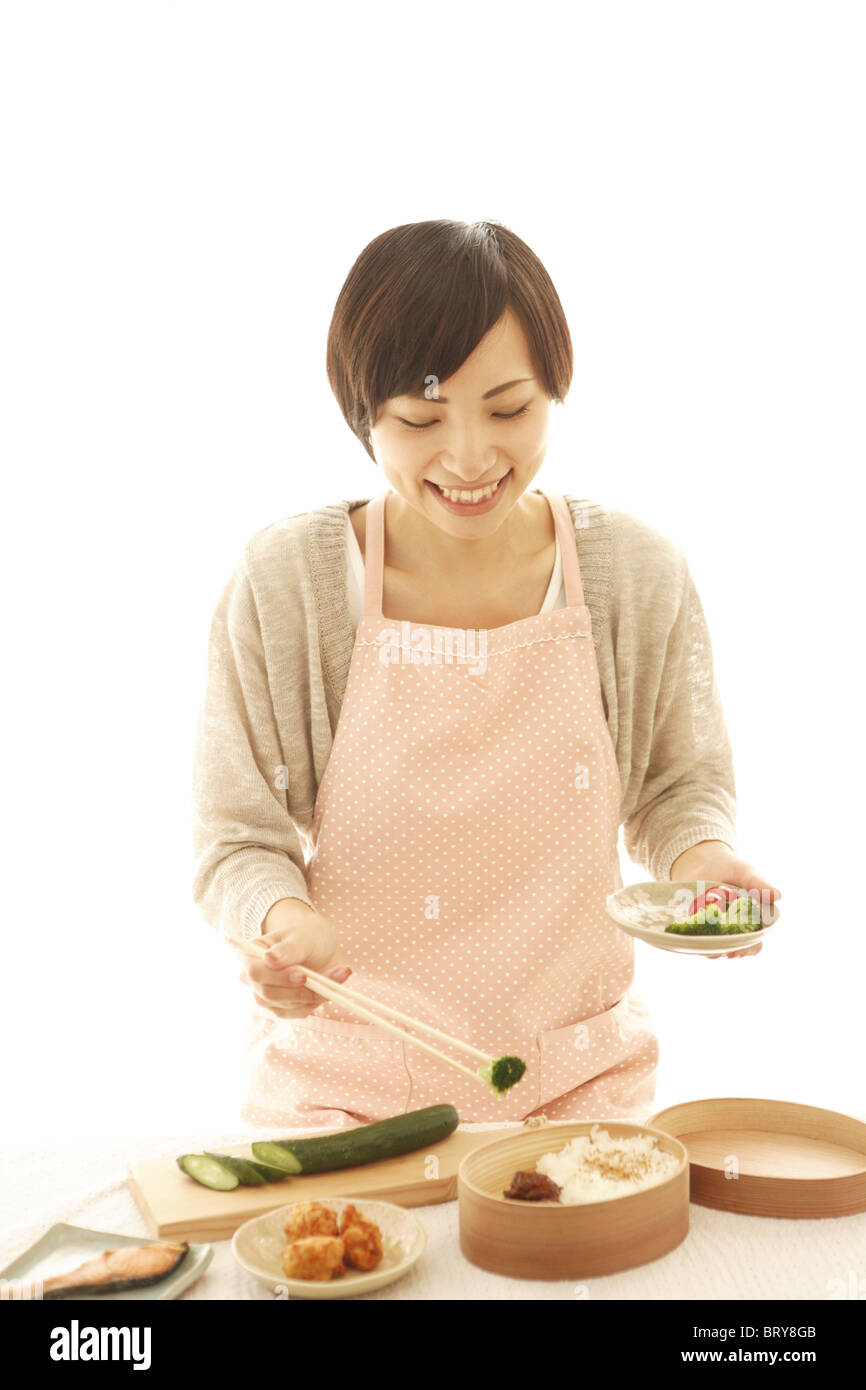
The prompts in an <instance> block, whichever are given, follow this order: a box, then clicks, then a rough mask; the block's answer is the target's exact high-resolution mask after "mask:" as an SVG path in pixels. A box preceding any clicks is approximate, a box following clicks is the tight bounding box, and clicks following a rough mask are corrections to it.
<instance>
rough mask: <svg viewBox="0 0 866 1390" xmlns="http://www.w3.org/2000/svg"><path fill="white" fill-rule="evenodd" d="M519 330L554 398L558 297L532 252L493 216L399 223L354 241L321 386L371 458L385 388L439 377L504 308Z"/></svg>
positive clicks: (562, 358) (559, 363)
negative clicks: (366, 240)
mask: <svg viewBox="0 0 866 1390" xmlns="http://www.w3.org/2000/svg"><path fill="white" fill-rule="evenodd" d="M509 308H510V309H511V310H512V311H513V312H514V314H515V316H516V317H517V318H518V319H519V321H520V324H521V327H522V328H523V331H524V332H525V334H526V337H527V340H528V343H529V350H530V354H531V358H532V362H533V367H534V370H535V374H536V376H537V377H538V379H539V381H540V383H541V384H542V386H543V387H544V390H545V391H546V393H547V395H548V396H549V397H550V398H551V399H552V400H554V401H556V402H558V403H561V402H562V401H563V399H564V398H565V396H566V394H567V392H568V389H569V386H570V385H571V377H572V373H573V371H574V356H573V352H572V345H571V335H570V334H569V331H568V324H567V323H566V320H565V314H564V312H563V308H562V304H561V303H560V300H559V296H558V294H557V293H556V290H555V289H554V286H553V281H552V280H551V278H550V276H549V275H548V273H547V271H546V270H545V269H544V266H543V265H542V264H541V261H540V260H539V259H538V257H537V256H536V255H535V254H534V252H532V251H531V250H530V249H529V247H528V246H527V245H526V243H525V242H523V241H521V240H520V237H518V236H515V234H514V232H512V231H509V229H508V228H507V227H504V226H502V224H501V223H499V222H451V221H431V222H407V223H405V224H404V225H403V226H400V227H392V228H391V230H390V231H387V232H382V233H381V235H380V236H377V237H375V238H374V239H373V241H371V242H370V244H369V245H368V246H366V247H365V248H364V250H363V251H362V252H361V254H360V256H359V257H358V259H357V260H356V261H355V264H354V265H353V266H352V269H351V270H350V271H349V274H348V275H347V277H346V281H345V284H344V285H343V288H342V289H341V290H340V294H339V297H338V299H337V303H336V305H335V307H334V313H333V317H332V319H331V326H330V329H329V331H328V350H327V370H328V380H329V382H330V384H331V390H332V391H333V393H334V395H335V396H336V398H337V402H338V404H339V406H340V409H341V411H342V412H343V417H344V419H345V420H346V423H347V424H348V426H349V428H350V429H351V430H352V432H353V433H354V434H355V435H357V437H358V439H360V441H361V443H362V444H363V445H364V448H365V449H366V451H367V453H368V454H369V455H370V457H371V458H374V454H373V448H372V440H371V438H370V431H371V429H372V427H373V426H374V425H375V422H376V419H377V417H378V414H379V410H380V408H381V406H382V405H383V404H384V402H385V401H386V400H388V399H389V398H390V397H392V396H402V395H405V394H407V393H408V392H414V391H418V390H423V389H424V384H425V378H426V377H427V376H428V375H429V374H430V373H431V372H432V373H435V375H436V376H437V377H438V378H439V380H440V381H446V380H447V379H448V377H449V376H451V375H452V374H453V373H454V372H456V371H457V370H458V368H459V367H460V366H461V365H462V364H463V363H464V362H465V361H466V359H467V357H469V355H470V354H471V353H472V352H473V351H474V349H475V348H476V347H477V346H478V344H479V343H480V341H481V339H482V338H483V337H484V335H485V334H486V333H488V332H489V331H490V329H491V328H492V327H493V325H494V324H495V323H497V322H498V321H499V319H500V318H501V317H502V315H503V313H504V312H505V310H506V309H509Z"/></svg>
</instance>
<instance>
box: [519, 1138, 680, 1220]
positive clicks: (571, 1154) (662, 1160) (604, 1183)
mask: <svg viewBox="0 0 866 1390" xmlns="http://www.w3.org/2000/svg"><path fill="white" fill-rule="evenodd" d="M678 1164H679V1159H677V1158H676V1157H675V1155H674V1154H669V1153H665V1152H664V1150H663V1149H660V1148H659V1147H658V1143H657V1141H656V1140H655V1139H654V1138H653V1136H652V1135H651V1134H634V1135H631V1136H629V1137H625V1136H621V1137H617V1138H613V1137H612V1136H611V1135H610V1134H608V1132H607V1130H606V1129H601V1128H600V1126H599V1125H593V1127H592V1129H591V1130H590V1132H589V1134H588V1135H581V1136H580V1137H579V1138H577V1139H572V1140H570V1141H569V1143H567V1144H566V1145H565V1147H564V1148H563V1149H560V1150H559V1152H558V1153H549V1154H544V1155H543V1156H542V1157H541V1158H540V1159H539V1160H538V1162H537V1163H536V1165H535V1167H536V1171H537V1172H539V1173H544V1174H545V1176H546V1177H548V1178H552V1179H553V1181H554V1182H555V1183H558V1184H559V1186H560V1187H561V1189H562V1191H561V1193H560V1197H559V1200H560V1202H562V1204H563V1205H564V1206H577V1205H578V1204H579V1203H581V1202H604V1201H607V1199H608V1198H610V1197H622V1196H625V1194H626V1193H629V1192H641V1191H642V1190H643V1189H644V1188H645V1187H655V1186H656V1185H657V1184H658V1183H660V1182H664V1180H665V1178H666V1177H668V1175H669V1174H670V1173H672V1172H673V1170H674V1169H675V1168H676V1167H677V1166H678Z"/></svg>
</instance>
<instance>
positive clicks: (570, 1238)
mask: <svg viewBox="0 0 866 1390" xmlns="http://www.w3.org/2000/svg"><path fill="white" fill-rule="evenodd" d="M595 1124H598V1125H599V1126H600V1127H601V1128H602V1129H605V1130H607V1132H608V1134H610V1135H612V1136H616V1137H620V1136H621V1137H629V1136H631V1135H636V1134H650V1135H652V1136H653V1138H654V1139H655V1140H656V1142H657V1144H658V1147H659V1148H660V1149H661V1150H662V1151H663V1152H664V1153H669V1154H673V1155H674V1157H675V1158H676V1159H677V1161H678V1162H677V1167H676V1168H675V1169H674V1170H673V1171H672V1172H671V1173H670V1174H668V1176H667V1177H666V1178H665V1179H664V1180H663V1181H662V1182H660V1183H657V1184H656V1185H655V1186H654V1187H648V1188H645V1189H644V1190H643V1191H642V1192H630V1193H628V1194H625V1195H623V1196H622V1197H612V1198H609V1199H606V1200H604V1201H597V1202H585V1203H581V1204H580V1205H578V1206H563V1205H562V1204H561V1203H560V1202H548V1201H545V1202H523V1201H515V1200H514V1199H512V1198H506V1197H503V1195H502V1194H503V1191H504V1190H505V1188H506V1187H508V1185H509V1183H510V1182H511V1179H512V1177H513V1176H514V1174H515V1172H517V1171H518V1170H520V1169H534V1167H535V1164H536V1162H537V1160H538V1159H539V1158H541V1156H542V1154H545V1153H550V1152H552V1151H558V1150H559V1149H561V1148H564V1146H565V1145H566V1144H567V1143H568V1141H569V1140H570V1139H575V1138H577V1137H578V1136H581V1135H588V1134H589V1132H590V1130H591V1129H592V1127H593V1125H595ZM457 1200H458V1208H459V1220H460V1249H461V1251H462V1252H463V1254H464V1255H465V1257H466V1259H467V1260H469V1261H471V1263H472V1264H474V1265H478V1266H479V1267H480V1268H481V1269H486V1270H489V1271H490V1272H491V1273H493V1274H505V1275H509V1276H511V1277H512V1278H515V1279H580V1278H593V1277H595V1276H598V1275H602V1274H614V1273H616V1272H617V1271H618V1270H621V1269H631V1268H633V1267H634V1266H635V1265H642V1264H646V1263H648V1262H649V1261H650V1260H657V1259H659V1258H660V1257H661V1256H662V1255H666V1254H667V1253H668V1252H669V1251H670V1250H673V1249H674V1248H675V1247H676V1246H677V1245H679V1244H680V1242H681V1241H682V1240H684V1239H685V1237H686V1235H687V1234H688V1229H689V1161H688V1154H687V1152H686V1149H685V1147H684V1145H683V1144H682V1143H681V1142H680V1141H679V1139H676V1138H675V1137H674V1136H673V1135H670V1134H666V1133H665V1132H664V1130H661V1129H653V1128H652V1127H651V1126H649V1125H637V1124H629V1123H626V1122H625V1121H617V1120H603V1119H599V1120H581V1121H575V1122H569V1123H567V1124H546V1125H541V1126H539V1127H538V1128H531V1129H529V1128H527V1129H521V1130H519V1131H518V1132H517V1133H516V1134H514V1135H509V1136H508V1137H506V1138H504V1139H498V1140H496V1141H494V1142H493V1143H490V1144H484V1145H483V1146H482V1147H481V1148H478V1149H476V1150H475V1151H474V1152H473V1153H471V1154H467V1156H466V1157H465V1158H464V1159H463V1160H462V1162H461V1164H460V1167H459V1168H458V1170H457Z"/></svg>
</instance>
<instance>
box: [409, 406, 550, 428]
mask: <svg viewBox="0 0 866 1390" xmlns="http://www.w3.org/2000/svg"><path fill="white" fill-rule="evenodd" d="M528 411H529V405H528V404H527V405H522V406H521V407H520V409H519V410H513V411H512V412H511V414H510V415H503V414H500V413H496V412H494V415H493V419H494V420H516V419H517V418H518V416H520V415H526V414H527V412H528ZM397 419H398V420H399V421H400V423H401V424H403V425H408V426H409V429H410V430H429V428H430V426H431V425H438V424H439V421H438V420H427V421H426V423H425V424H423V425H416V424H415V422H414V421H412V420H404V419H403V417H402V416H401V415H398V416H397Z"/></svg>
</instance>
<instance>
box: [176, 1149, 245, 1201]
mask: <svg viewBox="0 0 866 1390" xmlns="http://www.w3.org/2000/svg"><path fill="white" fill-rule="evenodd" d="M177 1166H178V1168H180V1170H181V1172H184V1173H186V1175H187V1177H190V1178H194V1179H195V1181H196V1182H200V1183H201V1185H202V1187H213V1188H215V1189H216V1191H217V1192H231V1190H232V1188H233V1187H237V1185H238V1183H239V1182H240V1178H239V1177H238V1175H237V1173H233V1172H232V1170H231V1168H228V1167H227V1166H226V1164H225V1163H224V1162H223V1161H222V1159H218V1158H214V1157H213V1155H212V1154H181V1156H180V1158H179V1159H178V1160H177Z"/></svg>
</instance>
